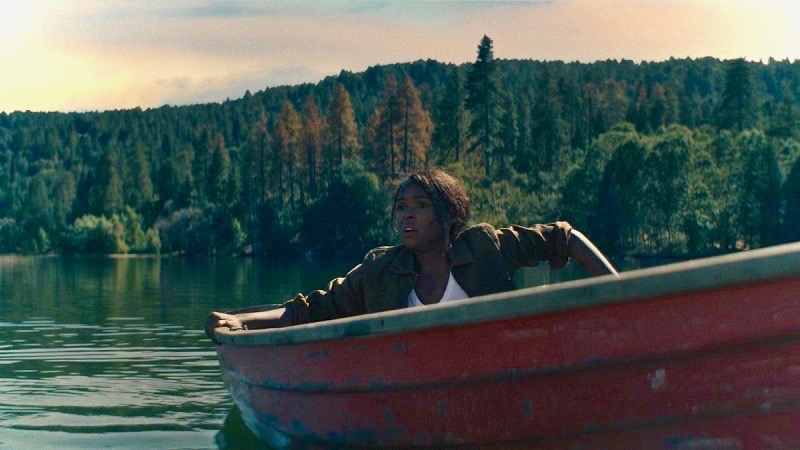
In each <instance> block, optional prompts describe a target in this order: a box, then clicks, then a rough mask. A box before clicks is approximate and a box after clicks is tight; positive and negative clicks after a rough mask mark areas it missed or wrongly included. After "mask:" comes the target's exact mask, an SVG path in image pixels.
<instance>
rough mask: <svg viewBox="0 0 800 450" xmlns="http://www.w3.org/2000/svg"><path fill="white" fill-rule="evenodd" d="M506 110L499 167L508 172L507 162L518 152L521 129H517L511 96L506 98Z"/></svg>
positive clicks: (502, 171) (501, 135)
mask: <svg viewBox="0 0 800 450" xmlns="http://www.w3.org/2000/svg"><path fill="white" fill-rule="evenodd" d="M504 109H505V112H504V114H503V119H502V130H501V133H500V147H499V149H498V152H497V153H498V160H499V164H498V169H499V170H500V173H508V169H509V168H508V167H507V166H506V163H507V162H508V160H509V158H513V157H514V155H516V154H517V140H518V139H519V130H517V118H516V115H515V114H514V102H513V100H511V97H508V96H506V98H505V108H504Z"/></svg>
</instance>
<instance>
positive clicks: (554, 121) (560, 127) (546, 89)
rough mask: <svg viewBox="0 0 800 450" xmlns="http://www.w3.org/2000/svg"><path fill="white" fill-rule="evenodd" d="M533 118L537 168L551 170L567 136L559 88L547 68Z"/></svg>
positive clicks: (534, 150) (540, 83) (533, 138)
mask: <svg viewBox="0 0 800 450" xmlns="http://www.w3.org/2000/svg"><path fill="white" fill-rule="evenodd" d="M531 120H532V122H533V123H532V124H531V144H532V146H533V153H534V155H536V163H537V169H538V170H539V171H544V172H549V171H550V170H551V169H552V168H553V165H554V164H556V163H557V160H558V158H559V153H560V151H561V147H562V146H564V145H565V144H567V136H566V130H565V126H564V123H563V121H562V119H561V103H560V99H559V95H558V89H557V87H556V83H555V80H553V78H552V77H551V76H550V72H549V70H547V68H544V69H543V70H542V76H541V79H540V80H539V86H538V91H537V95H536V101H535V102H534V105H533V111H532V112H531Z"/></svg>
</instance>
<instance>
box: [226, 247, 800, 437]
mask: <svg viewBox="0 0 800 450" xmlns="http://www.w3.org/2000/svg"><path fill="white" fill-rule="evenodd" d="M798 261H800V260H798ZM588 288H589V289H588V291H587V287H586V286H584V288H582V289H578V290H577V291H575V292H573V294H575V293H576V292H577V293H582V294H581V295H592V291H593V288H592V285H588ZM534 294H535V293H534ZM538 295H539V297H542V296H546V295H545V294H538ZM539 297H537V295H533V296H532V297H531V298H530V300H531V301H536V299H537V298H539ZM502 302H503V301H502V299H499V300H498V303H497V304H496V305H489V306H495V307H501V305H502V304H503V303H502ZM451 312H453V313H457V312H458V309H453V310H452V311H451ZM420 317H424V316H420ZM390 319H391V317H388V318H387V319H386V320H390ZM355 323H357V322H355ZM350 325H352V324H350ZM351 331H352V329H351ZM348 334H355V335H352V336H348ZM218 354H219V358H220V365H221V368H222V372H223V378H224V380H225V383H226V385H227V387H228V388H229V390H230V392H231V394H232V396H233V397H234V400H235V401H236V403H237V405H238V406H239V408H240V409H241V411H242V416H243V419H244V420H245V422H246V423H247V424H248V426H249V427H250V428H251V429H253V430H254V431H255V432H256V433H257V434H258V435H259V436H260V437H262V438H263V439H266V440H268V441H270V442H271V443H272V444H273V445H276V446H291V445H295V444H296V443H297V442H305V443H311V444H321V445H330V444H335V445H357V446H358V445H367V446H373V445H401V446H416V445H436V446H441V445H476V444H480V445H488V446H491V445H497V446H502V447H508V446H514V445H518V446H520V447H521V448H531V447H536V446H539V447H542V448H574V447H575V446H578V447H584V448H598V447H599V448H602V447H611V448H642V447H647V448H662V447H669V448H675V447H677V448H763V447H767V446H768V447H782V446H783V447H791V448H794V447H798V446H800V427H798V426H797V424H798V423H800V275H795V274H790V275H788V276H787V275H781V276H778V277H764V278H761V279H757V280H750V281H748V282H746V283H729V284H726V285H724V286H717V287H710V288H709V287H706V288H701V289H689V290H679V291H678V292H668V293H663V294H660V295H655V296H649V297H648V296H645V297H637V296H636V295H633V296H631V297H630V298H628V299H626V301H623V302H605V303H602V304H594V305H588V306H576V307H572V308H566V309H560V310H559V309H556V310H550V311H544V312H542V311H535V312H533V313H531V314H528V315H518V316H514V317H504V318H499V319H496V320H482V321H478V322H470V323H465V324H461V325H449V326H433V327H425V326H421V327H419V328H418V329H414V330H410V331H408V332H402V331H398V332H392V333H386V334H371V333H367V334H362V335H358V333H343V334H342V336H341V337H340V338H338V339H325V340H316V341H308V342H293V343H286V344H267V345H259V344H257V343H255V344H251V345H220V346H218Z"/></svg>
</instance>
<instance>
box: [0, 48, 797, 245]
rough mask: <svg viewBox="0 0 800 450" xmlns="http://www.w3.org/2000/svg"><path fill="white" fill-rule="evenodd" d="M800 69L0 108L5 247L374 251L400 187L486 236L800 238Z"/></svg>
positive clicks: (532, 77)
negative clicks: (460, 196)
mask: <svg viewBox="0 0 800 450" xmlns="http://www.w3.org/2000/svg"><path fill="white" fill-rule="evenodd" d="M798 100H800V62H798V61H794V62H789V61H786V60H784V61H775V60H769V61H768V62H766V63H764V62H748V61H745V60H743V59H738V60H725V61H721V60H718V59H714V58H702V59H670V60H669V61H663V62H641V63H634V62H632V61H627V60H622V61H616V60H609V61H598V62H595V63H591V64H587V63H578V62H572V63H566V62H560V61H552V62H539V61H530V60H527V61H520V60H500V59H495V58H494V54H493V48H492V41H491V39H489V38H488V37H485V36H484V38H483V39H482V40H481V41H480V44H479V46H478V51H477V57H476V59H475V62H474V63H470V64H463V65H453V64H443V63H439V62H436V61H431V60H428V61H417V62H414V63H406V64H394V65H387V66H375V67H370V68H369V69H367V70H366V71H364V72H363V73H350V72H346V71H343V72H341V73H340V74H339V75H338V76H335V77H329V78H326V79H324V80H322V81H321V82H319V83H317V84H303V85H298V86H281V87H274V88H268V89H265V90H264V91H260V92H257V93H254V94H253V93H250V92H249V91H248V92H246V93H245V94H244V96H243V97H242V98H240V99H236V100H226V101H225V102H223V103H221V104H218V103H213V104H205V105H191V106H163V107H160V108H155V109H147V110H141V109H138V108H137V109H133V110H120V111H104V112H83V113H44V112H30V111H26V112H13V113H10V114H7V113H0V253H32V254H39V253H51V252H55V253H156V252H161V253H162V254H163V253H170V254H173V253H185V254H243V253H247V254H266V255H278V254H316V255H341V254H354V253H363V252H364V251H365V250H367V249H369V248H371V247H373V246H375V245H379V244H384V243H392V242H394V241H395V238H394V236H393V233H392V230H391V220H390V207H389V206H390V199H391V193H392V186H393V182H394V180H396V179H397V177H398V176H399V174H402V173H404V172H409V171H412V170H415V169H417V168H420V167H423V166H429V165H439V166H443V167H445V168H446V169H448V170H449V171H451V172H452V173H454V174H455V175H457V176H459V177H461V178H462V179H463V180H464V181H465V183H466V184H467V187H468V190H469V192H470V195H471V197H472V200H473V211H474V214H473V217H474V221H475V222H480V221H485V222H490V223H493V224H495V225H506V224H509V223H519V224H530V223H535V222H550V221H554V220H568V221H570V222H571V223H572V224H573V225H574V226H575V227H577V228H579V229H581V230H583V231H585V232H586V234H587V235H588V236H589V237H590V238H592V239H593V240H594V241H595V242H597V244H598V246H600V248H601V249H603V250H604V251H606V252H607V253H609V254H612V255H667V254H668V255H693V256H696V255H706V254H714V253H722V252H730V251H735V250H740V249H747V248H755V247H763V246H767V245H772V244H776V243H780V242H786V241H793V240H800V130H799V129H798V124H799V123H800V113H798Z"/></svg>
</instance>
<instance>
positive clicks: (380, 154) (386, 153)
mask: <svg viewBox="0 0 800 450" xmlns="http://www.w3.org/2000/svg"><path fill="white" fill-rule="evenodd" d="M401 118H402V116H401V113H400V101H399V99H398V87H397V81H395V78H394V76H391V75H390V76H388V77H387V78H386V82H385V84H384V87H383V93H382V94H381V100H380V103H378V106H377V107H376V108H375V110H374V111H373V112H372V115H371V116H370V120H369V124H368V129H367V132H366V138H367V145H368V146H369V148H370V149H371V150H370V151H371V153H372V155H371V156H372V165H373V167H375V169H376V171H377V172H378V174H379V175H380V176H381V179H382V180H388V179H391V178H392V177H394V176H395V175H397V173H398V171H399V170H400V160H399V155H398V152H399V149H400V136H401V133H400V122H401Z"/></svg>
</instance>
